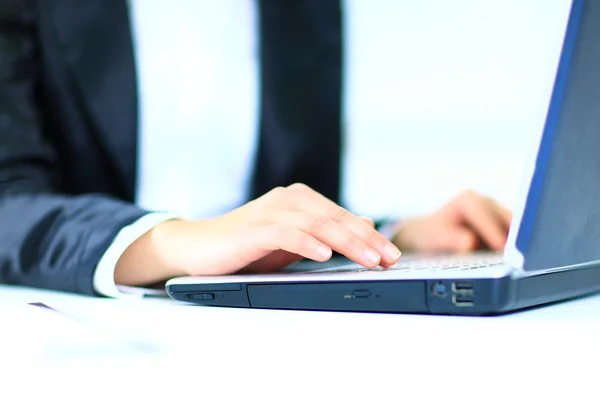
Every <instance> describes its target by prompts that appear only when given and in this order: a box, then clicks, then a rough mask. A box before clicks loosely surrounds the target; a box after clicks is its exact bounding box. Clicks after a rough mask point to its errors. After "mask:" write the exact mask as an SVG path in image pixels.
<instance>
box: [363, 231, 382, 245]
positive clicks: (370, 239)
mask: <svg viewBox="0 0 600 397" xmlns="http://www.w3.org/2000/svg"><path fill="white" fill-rule="evenodd" d="M378 239H379V232H378V231H377V230H375V229H373V230H371V231H369V234H368V236H367V240H366V241H367V242H368V243H371V242H374V241H376V240H378Z"/></svg>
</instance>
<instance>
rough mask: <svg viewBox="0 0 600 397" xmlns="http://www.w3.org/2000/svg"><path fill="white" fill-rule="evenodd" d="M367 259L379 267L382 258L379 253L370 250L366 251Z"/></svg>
mask: <svg viewBox="0 0 600 397" xmlns="http://www.w3.org/2000/svg"><path fill="white" fill-rule="evenodd" d="M365 257H366V258H367V260H368V261H369V262H371V263H372V264H374V265H377V264H378V263H379V261H381V256H379V254H378V253H377V252H375V251H373V250H372V249H370V248H368V249H366V250H365Z"/></svg>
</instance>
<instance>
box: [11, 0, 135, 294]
mask: <svg viewBox="0 0 600 397" xmlns="http://www.w3.org/2000/svg"><path fill="white" fill-rule="evenodd" d="M31 9H32V8H31V3H30V2H29V1H28V0H2V1H0V283H5V284H19V285H25V286H32V287H41V288H48V289H56V290H62V291H69V292H76V293H83V294H96V291H94V287H93V274H94V271H95V269H96V266H97V264H98V262H99V260H100V258H101V257H102V255H103V254H104V252H105V251H106V250H107V248H108V247H109V246H110V245H111V242H112V241H113V239H114V237H115V236H116V235H117V233H118V232H119V231H120V230H121V229H122V228H124V227H125V226H127V225H129V224H131V223H133V222H135V221H136V220H137V219H139V218H140V217H142V216H143V215H145V214H146V213H145V212H144V211H142V210H140V209H138V208H136V207H135V206H133V205H131V204H128V203H125V202H122V201H119V200H116V199H113V198H111V197H106V196H102V195H97V194H83V195H78V196H70V195H66V194H61V192H60V191H59V188H58V186H59V181H60V178H61V175H60V170H59V167H58V162H57V154H56V153H55V150H54V148H53V147H52V145H51V144H50V143H49V142H48V141H47V140H46V139H45V137H44V134H43V133H42V129H41V126H40V118H39V114H38V107H37V105H36V99H35V90H36V87H37V81H38V78H39V71H38V68H39V62H38V60H37V59H36V57H37V54H38V51H39V49H38V48H36V47H37V41H36V39H35V32H34V31H35V24H34V23H32V21H31V19H30V18H29V17H28V12H30V11H31Z"/></svg>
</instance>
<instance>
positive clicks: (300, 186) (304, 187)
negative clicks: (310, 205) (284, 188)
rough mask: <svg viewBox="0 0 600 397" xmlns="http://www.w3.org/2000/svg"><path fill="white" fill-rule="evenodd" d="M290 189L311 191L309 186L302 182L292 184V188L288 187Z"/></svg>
mask: <svg viewBox="0 0 600 397" xmlns="http://www.w3.org/2000/svg"><path fill="white" fill-rule="evenodd" d="M288 189H291V190H298V191H303V190H310V188H309V187H308V186H307V185H305V184H304V183H301V182H296V183H292V184H291V185H290V186H288Z"/></svg>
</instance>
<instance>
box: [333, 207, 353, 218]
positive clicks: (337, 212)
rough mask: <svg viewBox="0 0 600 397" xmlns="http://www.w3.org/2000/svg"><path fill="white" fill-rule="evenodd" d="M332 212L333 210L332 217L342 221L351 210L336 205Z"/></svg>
mask: <svg viewBox="0 0 600 397" xmlns="http://www.w3.org/2000/svg"><path fill="white" fill-rule="evenodd" d="M331 212H332V213H331V215H332V218H333V219H335V220H336V221H341V220H343V219H346V218H347V217H348V215H349V214H350V211H348V210H347V209H345V208H343V207H339V206H336V207H335V208H334V209H333V210H332V211H331Z"/></svg>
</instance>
